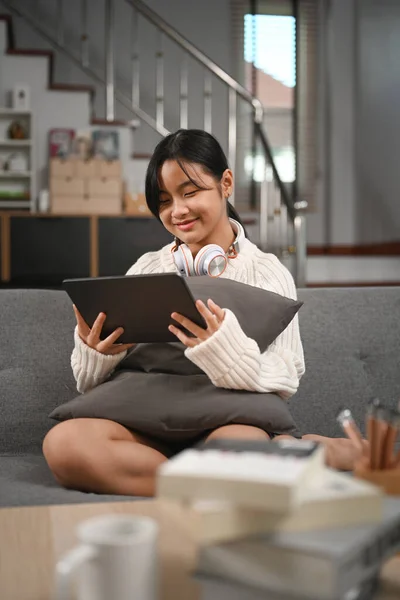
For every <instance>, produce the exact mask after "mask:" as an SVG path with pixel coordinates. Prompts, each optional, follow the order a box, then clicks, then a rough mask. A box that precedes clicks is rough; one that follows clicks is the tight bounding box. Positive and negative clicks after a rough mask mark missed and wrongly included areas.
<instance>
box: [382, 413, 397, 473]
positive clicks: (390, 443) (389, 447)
mask: <svg viewBox="0 0 400 600" xmlns="http://www.w3.org/2000/svg"><path fill="white" fill-rule="evenodd" d="M386 412H387V415H386V420H387V423H388V426H387V430H386V435H385V437H384V440H383V444H382V459H381V468H382V469H389V468H390V467H392V466H393V463H394V462H395V456H394V445H395V442H396V438H397V434H398V431H399V426H400V414H399V413H398V412H397V411H396V410H387V411H386Z"/></svg>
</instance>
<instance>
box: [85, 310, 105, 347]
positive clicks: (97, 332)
mask: <svg viewBox="0 0 400 600" xmlns="http://www.w3.org/2000/svg"><path fill="white" fill-rule="evenodd" d="M105 320H106V315H105V314H104V313H100V314H99V315H98V316H97V318H96V320H95V322H94V323H93V325H92V329H91V330H90V333H89V335H88V341H89V342H90V344H94V345H97V343H98V341H99V340H100V336H101V330H102V329H103V325H104V321H105Z"/></svg>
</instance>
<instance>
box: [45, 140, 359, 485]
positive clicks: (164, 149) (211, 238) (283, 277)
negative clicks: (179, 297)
mask: <svg viewBox="0 0 400 600" xmlns="http://www.w3.org/2000/svg"><path fill="white" fill-rule="evenodd" d="M232 190H233V174H232V171H231V170H230V169H229V167H228V163H227V160H226V157H225V155H224V152H223V150H222V148H221V146H220V145H219V143H218V142H217V140H216V139H215V138H214V137H213V136H211V135H210V134H208V133H206V132H204V131H201V130H179V131H177V132H176V133H174V134H171V135H169V136H167V137H166V138H164V139H163V140H162V141H161V142H160V143H159V144H158V146H157V147H156V149H155V151H154V154H153V156H152V158H151V160H150V163H149V166H148V170H147V174H146V201H147V204H148V206H149V209H150V210H151V212H152V213H153V214H154V215H155V216H156V217H157V218H158V219H159V220H160V221H161V223H162V224H163V225H164V227H165V228H166V229H167V230H168V231H169V232H170V233H171V234H172V235H173V236H174V238H175V242H174V243H171V244H168V245H167V246H165V247H164V248H162V249H161V250H159V251H157V252H149V253H147V254H145V255H144V256H142V257H141V258H140V259H139V260H138V261H137V262H136V263H135V264H134V265H133V266H132V267H131V268H130V269H129V271H128V273H127V274H128V275H137V274H150V273H166V272H177V271H178V272H181V273H184V274H186V275H192V274H193V275H195V274H199V273H201V272H203V271H204V270H205V272H207V269H208V270H210V269H213V268H217V270H218V264H217V263H214V266H212V265H211V264H210V265H207V264H203V263H204V260H203V254H202V249H204V248H205V246H208V245H210V244H215V245H217V246H219V247H220V248H222V249H223V251H224V253H225V254H226V257H227V258H226V260H224V261H223V262H226V265H225V270H223V272H222V273H220V276H221V277H226V278H229V279H233V280H235V281H238V282H242V283H245V284H249V285H252V286H256V287H260V288H263V289H265V290H270V291H272V292H275V293H278V294H281V295H283V296H286V297H288V298H293V299H295V298H296V289H295V285H294V282H293V279H292V277H291V275H290V273H289V272H288V271H287V269H286V268H285V267H284V266H283V265H282V264H281V263H280V262H279V260H278V259H277V258H276V256H274V255H273V254H266V253H264V252H261V250H259V249H258V248H257V246H255V245H254V244H253V243H251V242H250V241H249V240H248V239H246V237H245V236H244V233H243V231H241V224H240V217H239V215H238V214H237V213H236V211H235V209H234V208H233V206H232V205H231V204H230V203H229V200H228V198H229V196H230V194H231V193H232ZM232 219H233V220H232ZM239 238H240V244H239V251H237V250H236V247H237V245H238V239H239ZM183 244H184V245H183ZM220 270H222V269H220ZM217 274H219V273H217ZM196 304H197V308H198V310H199V312H200V313H201V314H202V316H203V317H204V319H205V321H206V323H207V328H206V329H202V328H200V327H198V326H197V325H195V324H194V323H192V322H191V321H189V320H188V319H186V318H185V317H183V316H181V315H179V314H176V313H173V314H172V318H173V319H174V320H175V321H177V322H178V323H180V324H181V325H183V326H184V327H185V328H186V329H187V330H188V331H190V332H191V333H192V334H193V337H188V336H186V335H185V334H184V333H183V332H182V330H180V329H178V328H176V327H174V326H172V325H171V326H170V331H172V332H173V333H174V334H175V335H176V337H177V340H179V341H181V342H182V343H183V344H184V345H185V346H186V350H185V355H186V357H187V358H188V359H189V360H190V361H192V362H193V363H194V364H195V365H197V366H198V367H199V368H200V369H201V370H202V371H204V372H205V373H206V375H207V376H208V377H209V378H210V380H211V382H212V383H213V384H214V385H215V386H217V387H222V388H227V389H235V390H238V389H239V390H249V391H254V392H275V393H278V394H279V395H280V396H281V397H282V398H284V399H288V398H290V396H292V395H293V394H294V393H295V392H296V390H297V388H298V386H299V382H300V379H301V376H302V375H303V373H304V370H305V366H304V355H303V348H302V344H301V339H300V333H299V324H298V318H297V316H295V317H294V319H293V320H292V322H291V323H290V324H289V325H288V327H287V328H286V329H285V331H284V332H283V333H282V334H281V335H279V336H278V338H277V339H276V340H275V341H274V342H273V343H272V344H271V345H270V346H269V347H268V348H267V350H266V351H265V352H264V353H261V352H260V350H259V348H258V345H257V344H256V342H255V341H254V340H252V339H250V338H249V337H247V336H246V335H245V334H244V332H243V330H242V329H241V327H240V325H239V322H238V321H237V319H236V317H235V315H234V314H233V313H232V312H231V311H229V310H224V309H223V307H220V306H217V305H216V304H215V303H214V302H213V301H212V299H210V300H209V301H208V302H207V304H203V302H201V301H197V303H196ZM74 310H75V314H76V319H77V327H76V330H75V348H74V350H73V353H72V357H71V365H72V369H73V373H74V376H75V379H76V381H77V388H78V391H79V392H81V393H83V392H86V391H88V390H90V389H92V388H93V387H95V386H98V385H100V384H101V383H102V382H104V381H105V380H106V379H107V378H108V377H109V376H110V375H111V373H112V372H113V370H114V369H115V368H116V367H117V365H118V364H119V363H120V362H121V361H122V359H123V358H124V357H125V355H126V353H127V351H128V350H129V348H131V347H132V346H133V345H134V344H118V338H119V337H120V335H121V334H122V332H123V330H122V328H118V329H117V330H116V331H114V332H113V333H112V334H111V335H109V336H108V337H107V338H106V339H104V340H101V339H100V336H101V331H102V327H103V324H104V321H105V319H106V315H105V314H102V313H101V314H100V315H99V316H98V318H97V319H96V321H95V323H94V324H93V326H92V328H90V327H88V325H87V324H86V323H85V321H84V320H83V318H82V316H81V315H80V314H79V312H78V311H77V309H76V308H75V307H74ZM204 433H205V436H204V439H215V438H221V437H230V438H247V439H268V438H269V436H268V433H267V432H266V431H264V430H262V429H260V428H258V427H252V426H249V425H232V424H229V425H225V426H223V427H219V428H218V429H216V430H214V431H212V432H211V433H210V432H204ZM303 437H304V438H308V439H314V440H317V441H321V442H323V443H324V444H325V445H326V449H327V462H328V464H330V465H331V466H336V467H338V468H351V466H352V462H353V460H354V458H355V456H354V450H353V448H352V446H351V444H350V443H349V441H348V440H344V439H329V438H322V437H321V436H316V435H306V436H303ZM43 452H44V455H45V457H46V460H47V462H48V464H49V466H50V468H51V470H52V471H53V473H54V476H55V477H56V479H57V480H58V481H59V483H61V484H62V485H64V486H66V487H73V488H79V489H82V490H87V491H95V492H103V493H109V494H128V495H137V496H151V495H154V491H155V473H156V470H157V468H158V466H159V465H160V464H161V463H162V462H163V461H165V460H167V458H168V457H169V456H171V454H172V452H171V448H170V447H169V448H167V447H166V446H165V445H164V444H162V443H161V442H160V441H159V440H155V439H150V438H148V437H145V436H143V435H139V434H138V433H136V432H132V431H130V430H128V429H127V428H125V427H123V426H122V425H120V424H118V423H115V422H114V421H109V420H106V419H86V418H80V419H71V420H68V421H64V422H62V423H60V424H58V425H56V426H55V427H54V428H53V429H52V430H51V431H50V432H49V433H48V434H47V436H46V438H45V440H44V443H43Z"/></svg>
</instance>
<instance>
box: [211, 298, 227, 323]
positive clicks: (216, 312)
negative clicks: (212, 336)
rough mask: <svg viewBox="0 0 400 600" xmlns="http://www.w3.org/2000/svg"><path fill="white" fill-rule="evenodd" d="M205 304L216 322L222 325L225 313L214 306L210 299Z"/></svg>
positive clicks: (216, 305)
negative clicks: (215, 318)
mask: <svg viewBox="0 0 400 600" xmlns="http://www.w3.org/2000/svg"><path fill="white" fill-rule="evenodd" d="M207 304H208V307H209V309H210V310H211V312H212V313H214V315H215V316H216V317H217V319H218V321H220V323H222V321H223V320H224V318H225V311H224V310H223V309H222V308H221V307H220V306H218V304H215V302H214V300H211V298H209V300H208V302H207Z"/></svg>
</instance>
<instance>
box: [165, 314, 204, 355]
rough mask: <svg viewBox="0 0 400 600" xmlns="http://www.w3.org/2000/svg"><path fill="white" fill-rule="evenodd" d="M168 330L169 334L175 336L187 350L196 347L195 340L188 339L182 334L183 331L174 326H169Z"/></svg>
mask: <svg viewBox="0 0 400 600" xmlns="http://www.w3.org/2000/svg"><path fill="white" fill-rule="evenodd" d="M174 314H175V313H174ZM168 329H169V331H170V332H171V333H173V334H174V335H176V337H177V338H178V340H179V341H180V342H182V344H184V345H185V346H187V347H188V348H193V347H194V346H197V341H196V338H190V337H189V336H187V335H186V334H185V333H183V331H181V330H180V329H179V328H178V327H175V326H174V325H169V327H168Z"/></svg>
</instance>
